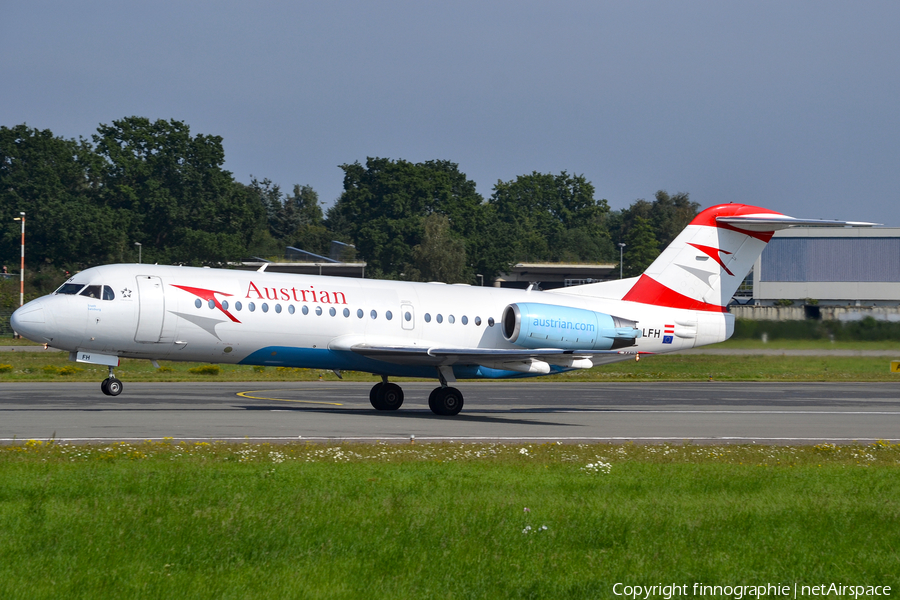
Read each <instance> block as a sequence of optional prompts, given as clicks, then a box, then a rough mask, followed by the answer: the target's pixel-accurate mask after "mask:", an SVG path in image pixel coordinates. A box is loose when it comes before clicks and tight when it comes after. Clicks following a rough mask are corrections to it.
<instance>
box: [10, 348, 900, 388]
mask: <svg viewBox="0 0 900 600" xmlns="http://www.w3.org/2000/svg"><path fill="white" fill-rule="evenodd" d="M898 358H900V352H898ZM161 364H162V367H161V368H160V369H154V368H153V366H152V365H151V364H150V362H149V361H145V360H129V359H122V364H121V366H120V367H118V368H117V369H116V376H117V377H118V378H119V379H122V380H123V381H125V382H134V381H210V380H214V381H316V380H319V379H321V380H325V381H337V379H338V378H337V376H336V375H334V374H333V373H332V372H331V371H325V370H319V369H294V368H290V367H252V366H244V365H209V364H206V363H181V362H165V361H162V362H161ZM106 373H107V369H106V367H101V366H96V365H86V364H79V363H72V362H69V361H68V355H67V354H65V353H62V352H58V353H57V352H53V353H47V352H21V351H16V352H6V353H0V383H2V382H4V381H92V382H100V381H101V380H103V379H104V378H105V377H106ZM342 375H343V378H344V379H346V380H349V381H374V379H373V376H372V375H371V374H369V373H357V372H352V371H345V372H344V373H343V374H342ZM545 379H549V380H550V381H553V380H558V381H660V380H668V381H700V380H709V379H713V380H717V381H898V380H900V375H898V374H897V373H891V371H890V359H889V358H885V357H864V356H763V355H744V356H719V355H695V354H693V355H692V354H671V355H659V356H647V357H644V358H642V359H641V360H640V361H639V362H635V361H626V362H620V363H614V364H611V365H604V366H600V367H595V368H593V369H587V370H578V371H571V372H569V373H563V374H561V375H554V376H551V377H549V378H545ZM398 381H403V380H402V379H398Z"/></svg>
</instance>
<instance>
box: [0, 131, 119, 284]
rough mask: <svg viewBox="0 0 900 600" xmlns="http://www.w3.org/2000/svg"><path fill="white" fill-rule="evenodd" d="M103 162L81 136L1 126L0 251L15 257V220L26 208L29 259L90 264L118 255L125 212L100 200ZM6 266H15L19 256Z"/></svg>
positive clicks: (18, 237)
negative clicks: (59, 135) (73, 138)
mask: <svg viewBox="0 0 900 600" xmlns="http://www.w3.org/2000/svg"><path fill="white" fill-rule="evenodd" d="M101 164H102V163H101V162H100V161H99V160H98V157H97V156H96V155H95V154H93V152H92V151H91V148H90V145H89V144H88V143H87V142H85V141H84V140H79V141H77V142H76V141H75V140H64V139H62V138H57V137H54V136H53V134H52V133H51V132H50V131H49V130H44V131H39V130H37V129H31V128H29V127H27V126H26V125H17V126H15V127H12V128H7V127H0V223H2V226H0V227H2V236H0V256H3V257H8V258H12V257H16V259H18V257H19V246H20V242H21V229H20V224H19V223H16V222H14V221H13V218H14V217H18V216H19V212H25V213H26V217H25V218H26V235H27V241H28V245H27V251H26V260H27V261H28V263H29V264H35V263H37V262H39V261H42V260H43V259H44V258H45V257H54V258H57V257H58V258H62V259H64V262H66V263H68V264H73V263H72V262H71V261H79V262H80V263H81V264H93V263H97V262H103V261H106V260H109V259H111V258H114V257H117V256H119V255H120V254H121V253H122V251H123V250H124V248H125V244H126V230H127V227H128V225H129V214H128V212H127V211H121V210H119V209H118V208H116V207H110V206H105V205H104V203H103V202H102V201H100V200H99V195H100V192H101V190H102V186H101V185H100V181H101V178H100V176H99V174H98V169H99V168H100V166H101ZM74 257H78V258H74ZM8 258H7V260H8ZM75 264H78V263H75ZM8 266H9V267H11V268H12V267H15V268H18V260H16V262H15V264H14V265H8Z"/></svg>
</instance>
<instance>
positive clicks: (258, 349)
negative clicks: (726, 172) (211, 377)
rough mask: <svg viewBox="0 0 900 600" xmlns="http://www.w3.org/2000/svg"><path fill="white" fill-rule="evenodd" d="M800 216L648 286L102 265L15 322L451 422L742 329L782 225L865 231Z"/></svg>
mask: <svg viewBox="0 0 900 600" xmlns="http://www.w3.org/2000/svg"><path fill="white" fill-rule="evenodd" d="M871 225H874V224H873V223H856V222H846V221H820V220H802V219H794V218H792V217H787V216H785V215H783V214H780V213H777V212H774V211H771V210H767V209H763V208H758V207H755V206H747V205H742V204H723V205H719V206H714V207H712V208H708V209H706V210H704V211H703V212H701V213H700V214H699V215H698V216H697V217H696V218H695V219H694V220H693V221H692V222H691V223H690V225H688V227H687V228H686V229H685V230H684V231H683V232H682V233H681V234H680V235H679V236H678V237H677V238H675V240H674V241H673V242H672V243H671V245H669V247H668V248H666V250H665V251H664V252H663V253H662V254H661V255H660V256H659V257H658V258H657V259H656V260H655V261H654V262H653V264H652V265H650V267H649V268H648V269H647V270H646V271H645V272H644V274H643V275H641V276H640V277H634V278H629V279H622V280H618V281H609V282H602V283H593V284H588V285H582V286H577V287H569V288H564V289H558V290H550V291H539V290H533V289H529V290H524V291H523V290H513V289H500V288H489V287H471V286H468V285H445V284H436V283H409V282H399V281H381V280H367V279H347V278H341V277H322V276H312V275H292V274H280V273H266V272H265V271H264V268H263V269H260V270H259V271H237V270H227V269H209V268H205V269H199V268H190V267H178V266H158V265H145V264H119V265H106V266H100V267H94V268H91V269H86V270H84V271H82V272H80V273H77V274H76V275H75V276H74V277H72V278H71V279H69V280H68V281H67V282H66V283H64V284H63V285H62V286H61V287H60V288H59V289H58V290H56V292H54V293H53V294H50V295H48V296H44V297H42V298H39V299H37V300H33V301H31V302H29V303H28V304H26V305H25V306H23V307H21V308H19V309H18V310H17V311H16V312H15V313H13V315H12V319H11V324H12V326H13V328H14V329H15V331H17V332H19V333H20V334H22V335H24V336H25V337H27V338H28V339H30V340H33V341H36V342H41V343H46V344H49V345H50V346H52V347H54V348H59V349H62V350H67V351H69V359H70V360H72V361H76V362H81V363H88V364H98V365H105V366H108V367H109V377H108V378H107V379H105V380H104V381H103V383H102V384H101V385H100V389H101V390H102V391H103V393H104V394H107V395H110V396H118V395H119V394H120V393H121V392H122V382H121V381H120V380H119V379H117V378H116V377H115V374H114V371H113V369H114V367H116V366H118V364H119V359H120V358H122V357H125V358H139V359H149V360H151V361H152V362H153V364H154V366H158V363H157V362H156V361H158V360H163V359H164V360H177V361H203V362H210V363H226V364H242V365H263V366H284V367H304V368H315V369H332V370H334V371H335V373H337V374H338V375H340V373H341V371H343V370H354V371H366V372H371V373H375V374H377V375H381V378H382V381H381V382H380V383H377V384H376V385H375V386H374V387H373V388H372V390H371V392H370V393H369V399H370V401H371V403H372V406H374V407H375V408H376V409H378V410H396V409H397V408H399V407H400V405H401V404H402V403H403V390H402V389H401V388H400V386H398V385H397V384H395V383H390V382H389V381H388V377H427V378H430V377H434V378H437V379H438V380H440V387H437V388H435V389H434V391H433V392H432V393H431V395H430V396H429V398H428V406H429V407H430V408H431V410H432V411H433V412H434V413H436V414H438V415H445V416H449V415H456V414H457V413H459V411H460V409H461V408H462V406H463V395H462V393H461V392H460V391H459V390H458V389H456V388H454V387H451V386H450V385H449V384H450V383H454V382H455V381H456V380H457V379H478V378H504V377H522V376H529V375H546V374H548V373H560V372H563V371H569V370H572V369H587V368H590V367H593V366H596V365H602V364H607V363H612V362H617V361H622V360H628V359H633V360H638V359H640V357H641V355H644V354H658V353H664V352H674V351H677V350H683V349H686V348H695V347H697V346H703V345H706V344H715V343H717V342H722V341H724V340H726V339H728V338H729V337H730V336H731V334H732V333H733V331H734V317H733V316H732V315H730V314H729V313H728V311H727V308H726V307H727V305H728V302H729V301H730V300H731V298H732V296H733V295H734V293H735V292H736V291H737V288H738V286H739V285H740V283H741V281H742V280H743V278H744V277H745V276H746V274H747V273H748V272H749V271H750V268H751V266H752V265H753V263H754V262H755V261H756V259H757V257H758V256H759V255H760V253H761V252H762V250H763V248H764V247H765V245H766V244H767V243H768V241H769V240H770V239H771V237H772V235H773V234H774V232H775V231H776V230H778V229H784V228H787V227H795V226H804V227H815V226H819V227H821V226H825V227H843V226H871Z"/></svg>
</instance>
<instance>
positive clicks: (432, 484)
mask: <svg viewBox="0 0 900 600" xmlns="http://www.w3.org/2000/svg"><path fill="white" fill-rule="evenodd" d="M589 464H590V465H595V466H594V467H588V465H589ZM598 464H599V467H598V466H596V465H598ZM0 481H2V483H3V485H2V486H0V597H3V598H28V599H34V598H50V597H53V598H109V597H127V598H160V597H186V598H286V597H293V598H566V599H569V598H611V597H613V594H612V585H613V584H614V583H616V582H627V583H630V584H642V585H652V584H656V583H659V582H665V583H678V584H689V585H692V584H693V583H694V582H704V583H706V584H712V585H737V584H740V585H759V584H765V583H785V584H793V583H794V582H799V583H801V584H804V583H805V584H812V585H816V584H819V583H822V582H825V583H828V582H831V581H835V582H844V583H854V584H857V583H859V584H868V585H893V586H894V590H896V589H898V588H897V585H898V584H900V577H898V573H900V554H898V548H900V498H898V491H900V445H889V444H886V443H879V444H874V445H870V446H845V447H835V446H831V445H820V446H816V447H807V448H791V447H768V446H725V447H709V446H668V445H665V446H633V445H626V446H608V445H590V446H587V445H579V446H569V445H556V444H544V445H524V446H510V445H502V444H489V445H449V444H448V445H417V446H407V445H403V446H390V445H384V444H376V445H339V446H322V445H285V446H270V445H267V444H261V445H248V444H243V445H226V444H213V445H209V444H177V445H176V444H167V443H146V444H138V445H130V444H112V445H107V446H65V445H52V444H50V445H48V444H40V443H36V442H29V443H28V444H20V445H18V446H7V447H4V448H0ZM526 508H527V509H528V510H527V511H526V510H525V509H526ZM544 527H546V529H543V528H544Z"/></svg>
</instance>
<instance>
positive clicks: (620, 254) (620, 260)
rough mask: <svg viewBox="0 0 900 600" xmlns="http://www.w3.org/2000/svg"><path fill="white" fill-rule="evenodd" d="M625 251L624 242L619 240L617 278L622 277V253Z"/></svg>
mask: <svg viewBox="0 0 900 600" xmlns="http://www.w3.org/2000/svg"><path fill="white" fill-rule="evenodd" d="M624 252H625V244H623V243H622V242H619V279H622V255H623V253H624Z"/></svg>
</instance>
